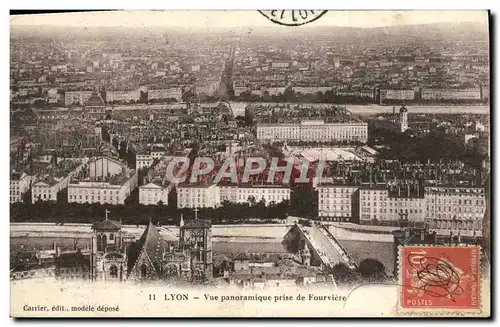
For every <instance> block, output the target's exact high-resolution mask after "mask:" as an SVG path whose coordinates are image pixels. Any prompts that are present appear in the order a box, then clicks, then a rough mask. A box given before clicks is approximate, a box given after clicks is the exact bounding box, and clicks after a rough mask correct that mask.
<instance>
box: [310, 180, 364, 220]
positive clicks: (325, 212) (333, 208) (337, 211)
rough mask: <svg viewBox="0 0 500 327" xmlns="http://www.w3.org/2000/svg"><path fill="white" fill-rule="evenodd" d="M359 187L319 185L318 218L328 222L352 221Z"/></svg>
mask: <svg viewBox="0 0 500 327" xmlns="http://www.w3.org/2000/svg"><path fill="white" fill-rule="evenodd" d="M358 189H359V186H352V185H334V184H319V185H318V216H319V218H320V219H321V220H326V221H351V220H352V218H353V217H354V216H355V214H354V213H353V209H354V208H355V205H356V202H357V196H356V195H357V194H356V191H357V190H358Z"/></svg>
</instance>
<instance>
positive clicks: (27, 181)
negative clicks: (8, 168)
mask: <svg viewBox="0 0 500 327" xmlns="http://www.w3.org/2000/svg"><path fill="white" fill-rule="evenodd" d="M34 178H35V176H30V175H28V174H26V173H25V172H13V173H12V174H11V175H10V203H14V202H22V199H23V195H24V194H25V193H26V192H27V191H28V190H29V188H30V187H31V184H32V183H33V180H34Z"/></svg>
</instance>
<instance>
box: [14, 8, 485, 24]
mask: <svg viewBox="0 0 500 327" xmlns="http://www.w3.org/2000/svg"><path fill="white" fill-rule="evenodd" d="M487 19H488V14H487V11H328V12H327V13H326V14H325V15H324V16H323V17H321V18H320V19H318V20H317V21H315V22H313V23H311V24H307V25H304V26H352V27H380V26H393V25H412V24H428V23H439V22H479V23H484V24H486V23H487V22H488V20H487ZM10 22H11V25H59V26H181V27H183V26H189V27H193V28H204V27H205V28H206V27H247V26H248V27H252V26H255V27H257V26H278V25H276V24H272V23H271V22H270V21H268V20H267V19H266V18H265V17H263V16H262V15H261V14H259V13H258V12H257V11H256V10H240V11H235V10H233V11H215V10H213V11H194V10H190V11H115V12H84V13H63V14H39V15H19V16H11V20H10Z"/></svg>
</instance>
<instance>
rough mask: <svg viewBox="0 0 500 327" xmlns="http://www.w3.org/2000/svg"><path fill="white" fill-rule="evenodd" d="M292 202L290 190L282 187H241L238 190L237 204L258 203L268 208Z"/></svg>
mask: <svg viewBox="0 0 500 327" xmlns="http://www.w3.org/2000/svg"><path fill="white" fill-rule="evenodd" d="M286 200H290V188H289V187H285V186H282V185H240V186H239V187H238V188H236V202H237V203H252V202H255V203H258V202H260V201H264V203H265V205H266V206H269V205H271V204H278V203H281V202H283V201H286Z"/></svg>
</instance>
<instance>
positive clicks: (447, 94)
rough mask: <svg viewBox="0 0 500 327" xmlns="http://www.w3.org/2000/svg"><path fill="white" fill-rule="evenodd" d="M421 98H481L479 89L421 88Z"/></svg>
mask: <svg viewBox="0 0 500 327" xmlns="http://www.w3.org/2000/svg"><path fill="white" fill-rule="evenodd" d="M422 99H423V100H481V89H480V88H477V89H422Z"/></svg>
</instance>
